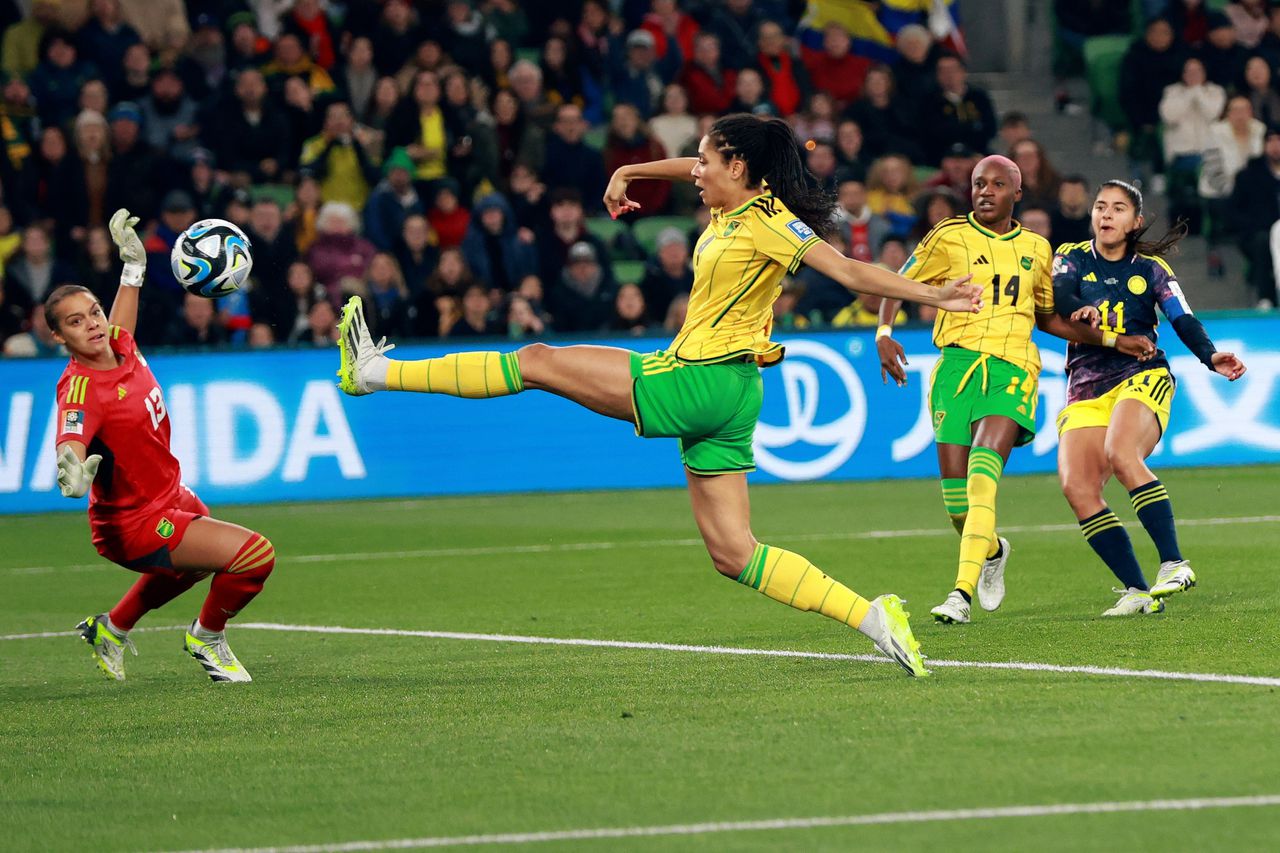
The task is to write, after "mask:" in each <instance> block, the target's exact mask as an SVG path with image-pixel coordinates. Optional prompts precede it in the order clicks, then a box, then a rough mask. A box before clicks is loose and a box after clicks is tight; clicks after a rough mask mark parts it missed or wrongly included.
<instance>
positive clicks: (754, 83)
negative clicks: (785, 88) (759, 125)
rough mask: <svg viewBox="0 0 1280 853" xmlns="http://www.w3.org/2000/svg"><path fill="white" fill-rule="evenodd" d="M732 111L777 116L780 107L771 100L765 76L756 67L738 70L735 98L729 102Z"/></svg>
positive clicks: (734, 87) (734, 88)
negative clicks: (766, 89) (765, 86)
mask: <svg viewBox="0 0 1280 853" xmlns="http://www.w3.org/2000/svg"><path fill="white" fill-rule="evenodd" d="M729 112H731V113H751V114H753V115H758V116H765V117H768V116H776V115H777V114H778V108H777V107H775V106H774V105H773V102H772V101H770V100H769V96H768V93H767V92H765V90H764V78H763V77H761V76H760V72H759V71H757V70H755V69H754V68H743V69H741V70H739V71H738V79H737V82H736V83H735V84H734V86H733V100H732V101H730V102H729Z"/></svg>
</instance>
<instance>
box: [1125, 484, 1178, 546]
mask: <svg viewBox="0 0 1280 853" xmlns="http://www.w3.org/2000/svg"><path fill="white" fill-rule="evenodd" d="M1129 500H1131V501H1133V509H1134V512H1136V513H1137V514H1138V521H1141V522H1142V526H1143V527H1145V528H1146V529H1147V535H1148V536H1150V537H1151V541H1152V542H1154V543H1155V544H1156V550H1157V551H1159V552H1160V562H1162V563H1168V562H1170V561H1176V560H1181V559H1182V551H1181V550H1180V549H1179V548H1178V530H1177V528H1176V527H1174V524H1173V504H1171V503H1169V492H1168V491H1166V490H1165V487H1164V483H1161V482H1160V481H1159V480H1152V481H1151V482H1150V483H1147V484H1146V485H1145V486H1138V488H1136V489H1134V490H1133V491H1132V492H1130V493H1129Z"/></svg>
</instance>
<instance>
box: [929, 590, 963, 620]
mask: <svg viewBox="0 0 1280 853" xmlns="http://www.w3.org/2000/svg"><path fill="white" fill-rule="evenodd" d="M929 612H930V613H932V614H933V618H934V619H936V620H937V621H939V622H941V623H943V624H944V625H963V624H964V623H965V622H968V621H969V602H967V601H965V600H964V596H963V595H961V594H960V590H958V589H953V590H951V594H950V595H948V596H947V600H946V601H944V602H942V603H941V604H939V605H938V606H937V607H935V608H933V609H932V610H930V611H929Z"/></svg>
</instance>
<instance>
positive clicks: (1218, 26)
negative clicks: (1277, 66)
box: [1200, 12, 1280, 89]
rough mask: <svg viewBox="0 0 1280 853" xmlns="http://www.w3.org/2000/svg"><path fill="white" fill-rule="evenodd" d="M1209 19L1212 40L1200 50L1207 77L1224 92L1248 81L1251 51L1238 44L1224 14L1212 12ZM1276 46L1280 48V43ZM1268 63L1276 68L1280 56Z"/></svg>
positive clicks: (1234, 29) (1206, 41)
mask: <svg viewBox="0 0 1280 853" xmlns="http://www.w3.org/2000/svg"><path fill="white" fill-rule="evenodd" d="M1207 17H1208V37H1207V38H1206V39H1205V42H1204V45H1203V46H1201V47H1200V59H1201V61H1203V62H1204V70H1205V74H1206V75H1207V76H1208V77H1209V79H1210V80H1211V81H1212V82H1214V83H1217V84H1218V85H1219V86H1221V87H1222V88H1224V89H1234V88H1236V87H1237V86H1239V85H1240V82H1241V80H1243V79H1244V66H1245V63H1247V62H1248V61H1249V51H1248V50H1247V49H1245V48H1244V47H1242V46H1241V45H1240V43H1239V42H1238V41H1236V28H1235V27H1234V26H1232V24H1231V19H1230V18H1228V17H1227V16H1226V15H1224V14H1222V13H1221V12H1211V13H1210V14H1209V15H1208V16H1207ZM1276 43H1277V46H1280V39H1277V40H1276ZM1265 49H1266V45H1263V46H1262V47H1261V48H1260V49H1259V52H1260V53H1264V51H1265ZM1264 55H1266V54H1265V53H1264ZM1268 61H1269V63H1270V64H1273V65H1274V63H1275V62H1276V61H1280V55H1273V56H1272V57H1270V58H1269V60H1268Z"/></svg>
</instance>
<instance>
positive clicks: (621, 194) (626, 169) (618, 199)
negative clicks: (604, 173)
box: [604, 157, 698, 219]
mask: <svg viewBox="0 0 1280 853" xmlns="http://www.w3.org/2000/svg"><path fill="white" fill-rule="evenodd" d="M697 163H698V158H697V157H670V158H668V159H666V160H651V161H649V162H648V163H632V164H629V165H626V166H619V167H618V169H617V171H615V172H614V173H613V177H611V178H610V179H609V186H607V187H605V190H604V206H605V209H606V210H608V211H609V215H610V216H612V217H613V218H614V219H617V218H618V217H619V216H621V215H622V214H624V213H628V212H630V211H632V210H639V209H640V205H639V204H638V203H636V202H634V201H632V200H631V199H629V198H627V185H628V184H630V183H631V182H632V181H644V180H651V181H686V182H689V183H692V182H693V167H694V166H696V165H697Z"/></svg>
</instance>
